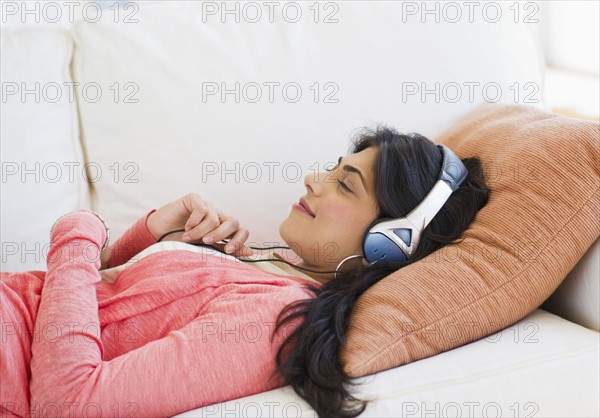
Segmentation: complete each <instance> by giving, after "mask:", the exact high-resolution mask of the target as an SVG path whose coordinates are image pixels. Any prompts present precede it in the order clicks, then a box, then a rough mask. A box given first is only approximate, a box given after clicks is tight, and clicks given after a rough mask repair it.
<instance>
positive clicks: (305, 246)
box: [279, 147, 379, 283]
mask: <svg viewBox="0 0 600 418" xmlns="http://www.w3.org/2000/svg"><path fill="white" fill-rule="evenodd" d="M378 151H379V150H378V148H376V147H369V148H366V149H364V150H362V151H360V152H358V153H355V154H350V155H347V156H345V157H343V159H342V162H341V164H338V165H336V166H335V168H334V169H333V171H329V172H323V173H318V174H315V173H311V174H308V175H307V176H306V177H305V178H304V185H305V186H306V194H305V195H304V196H302V198H303V199H304V201H305V203H306V204H307V205H308V207H309V208H310V211H311V212H312V213H313V214H314V216H312V215H310V214H309V213H307V212H306V211H304V210H301V209H300V208H298V206H297V205H294V206H293V207H292V210H291V212H290V214H289V216H288V217H287V218H286V219H285V220H284V221H283V222H282V223H281V225H280V226H279V234H280V235H281V238H283V240H284V241H285V242H286V243H287V244H288V246H290V247H291V249H292V250H293V251H294V252H295V253H296V254H297V255H298V256H299V257H300V258H301V259H302V262H301V263H299V264H298V265H299V266H301V267H307V268H311V269H315V270H335V268H336V267H337V265H338V264H339V263H340V261H342V260H343V259H344V258H346V257H348V256H351V255H355V254H358V255H361V256H364V254H363V252H362V238H363V235H364V233H365V231H366V229H367V227H368V226H369V225H370V224H371V222H373V221H374V220H375V219H376V217H377V215H378V213H379V210H378V207H377V203H376V202H377V201H376V199H375V190H374V188H375V180H374V174H373V164H374V162H375V157H376V156H377V152H378ZM359 172H360V174H359ZM361 177H362V179H361ZM340 182H341V183H343V184H341V183H340ZM346 187H347V188H346ZM360 260H361V259H360V258H356V259H352V260H349V261H348V264H350V265H351V264H352V263H353V262H357V261H358V262H360ZM363 263H364V262H363ZM345 264H346V263H344V267H346V266H345ZM302 272H303V273H305V274H307V275H309V276H311V277H313V278H314V279H315V280H318V281H320V282H322V283H324V282H326V281H328V280H330V279H332V278H333V277H334V274H333V273H330V274H319V273H313V272H307V271H304V270H302Z"/></svg>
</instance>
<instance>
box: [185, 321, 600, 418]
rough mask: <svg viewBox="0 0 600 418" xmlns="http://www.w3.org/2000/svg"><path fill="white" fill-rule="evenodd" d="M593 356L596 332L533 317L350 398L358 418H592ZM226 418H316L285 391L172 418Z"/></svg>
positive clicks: (361, 382) (374, 380)
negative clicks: (360, 405)
mask: <svg viewBox="0 0 600 418" xmlns="http://www.w3.org/2000/svg"><path fill="white" fill-rule="evenodd" d="M599 351H600V348H599V345H598V333H597V332H594V331H590V330H589V329H586V328H583V327H581V326H579V325H577V324H574V323H572V322H569V321H567V320H565V319H563V318H560V317H557V316H556V315H553V314H551V313H549V312H546V311H544V310H542V309H536V310H535V311H534V312H532V313H531V314H530V315H527V316H526V317H525V318H523V319H522V320H521V321H519V322H517V323H515V324H514V325H512V326H511V327H510V328H507V329H505V330H502V331H500V332H497V333H494V334H492V335H490V336H488V337H487V338H483V339H481V340H479V341H476V342H474V343H472V344H468V345H466V346H465V347H462V348H460V349H459V350H451V351H448V352H445V353H442V354H440V355H439V356H435V357H432V358H430V359H427V360H426V361H418V362H414V363H411V364H408V365H406V366H402V367H395V368H393V369H389V370H386V371H383V372H380V373H377V374H375V375H371V376H366V377H360V378H357V379H354V380H353V383H356V384H358V386H356V387H353V389H352V394H353V395H354V396H356V397H358V398H359V399H370V400H371V401H370V402H369V403H368V404H367V409H366V410H365V412H364V414H362V415H361V417H378V418H379V417H390V418H391V417H422V418H425V417H508V416H518V417H597V416H600V415H599V412H600V405H599V404H598V391H599V390H600V388H599V385H600V379H599V378H598V375H599V373H600V368H599V367H600V364H599V359H600V354H599ZM492 394H493V395H492ZM565 399H577V402H565ZM229 415H231V416H242V417H266V416H268V417H290V416H296V417H299V416H301V417H316V416H317V415H316V414H315V412H314V410H313V409H312V408H311V407H310V405H308V404H307V403H306V402H305V401H304V399H302V398H300V396H298V394H297V393H296V392H294V390H293V389H292V387H291V386H289V385H288V386H283V387H281V388H277V389H273V390H271V391H268V392H262V393H257V394H254V395H250V396H245V397H243V398H238V399H235V400H230V401H227V402H222V403H218V404H214V405H209V406H205V407H202V408H198V409H194V410H191V411H187V412H185V413H182V414H179V415H176V417H226V416H229Z"/></svg>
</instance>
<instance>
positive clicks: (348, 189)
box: [338, 180, 352, 193]
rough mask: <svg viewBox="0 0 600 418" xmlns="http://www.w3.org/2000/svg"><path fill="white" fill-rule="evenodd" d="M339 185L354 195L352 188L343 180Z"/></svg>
mask: <svg viewBox="0 0 600 418" xmlns="http://www.w3.org/2000/svg"><path fill="white" fill-rule="evenodd" d="M338 183H339V184H340V185H341V186H342V188H343V189H345V190H347V191H349V192H350V193H352V190H351V189H350V187H348V186H346V184H345V183H344V182H343V181H342V180H338Z"/></svg>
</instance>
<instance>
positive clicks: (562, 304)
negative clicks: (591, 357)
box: [541, 240, 600, 331]
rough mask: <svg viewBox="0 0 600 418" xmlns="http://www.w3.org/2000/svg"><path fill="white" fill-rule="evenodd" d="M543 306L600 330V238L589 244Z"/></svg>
mask: <svg viewBox="0 0 600 418" xmlns="http://www.w3.org/2000/svg"><path fill="white" fill-rule="evenodd" d="M541 308H542V309H545V310H547V311H550V312H552V313H555V314H557V315H560V316H561V317H563V318H566V319H568V320H569V321H573V322H575V323H577V324H580V325H583V326H584V327H588V328H590V329H594V330H596V331H600V240H597V241H596V242H595V243H594V244H593V245H592V246H591V247H590V249H589V250H588V251H587V253H585V255H584V256H583V258H582V259H581V260H579V263H577V265H576V266H575V268H573V270H572V271H571V272H570V273H569V275H568V276H567V277H566V278H565V280H564V281H563V282H562V283H561V285H560V286H559V287H558V289H556V290H555V291H554V293H553V294H552V295H551V296H550V297H549V298H548V299H547V300H546V301H545V302H544V304H543V305H542V306H541Z"/></svg>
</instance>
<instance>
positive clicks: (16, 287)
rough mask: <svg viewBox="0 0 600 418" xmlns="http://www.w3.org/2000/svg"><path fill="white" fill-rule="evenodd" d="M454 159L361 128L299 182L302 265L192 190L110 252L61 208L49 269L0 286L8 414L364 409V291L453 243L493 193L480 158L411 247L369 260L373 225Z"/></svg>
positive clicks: (416, 141) (96, 223)
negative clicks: (268, 403)
mask: <svg viewBox="0 0 600 418" xmlns="http://www.w3.org/2000/svg"><path fill="white" fill-rule="evenodd" d="M448 152H450V151H448ZM446 155H447V154H446V153H444V152H442V151H441V148H440V147H437V146H436V145H435V144H433V143H432V142H431V141H429V140H427V139H426V138H424V137H422V136H419V135H417V134H412V135H402V134H398V133H397V132H395V131H394V130H392V129H388V128H378V129H377V130H376V131H365V132H364V133H363V134H362V135H361V136H360V137H359V138H358V140H357V141H356V142H355V143H354V148H353V151H352V153H351V154H350V155H347V156H345V157H343V159H341V161H340V162H339V163H338V165H337V166H336V167H335V168H334V169H333V170H332V171H330V172H329V173H321V174H319V175H312V174H310V175H307V176H306V177H305V186H306V189H307V192H306V195H305V196H304V197H303V198H302V199H301V204H300V205H294V207H293V208H292V210H291V212H290V214H289V216H288V218H287V219H285V220H284V221H283V222H282V224H281V225H280V229H279V231H280V235H281V237H282V238H283V239H284V240H285V241H286V243H287V244H288V245H289V246H290V247H291V248H292V249H293V251H294V253H295V254H297V256H298V257H299V259H300V262H297V263H290V262H289V261H288V260H289V258H287V257H285V256H282V255H281V254H279V253H278V252H275V251H269V252H268V253H267V254H266V255H265V254H263V255H254V256H253V251H252V248H249V247H246V246H245V245H244V243H245V242H246V240H247V238H248V231H247V230H246V229H245V228H243V227H240V226H239V224H238V222H237V220H235V219H234V218H232V217H230V216H227V215H224V214H222V213H219V212H218V211H216V210H215V209H214V208H213V207H212V205H210V203H208V202H206V201H203V200H201V199H200V198H199V197H198V196H197V195H187V196H185V197H183V198H182V199H179V200H177V201H175V202H173V203H170V204H168V205H165V206H163V207H161V208H160V209H158V210H152V211H150V212H149V213H148V214H146V215H144V216H143V217H141V218H140V219H139V220H138V221H137V222H136V223H134V225H133V226H132V227H131V228H130V229H129V230H127V231H126V232H125V233H124V234H123V236H122V237H121V238H120V239H119V240H118V241H117V242H115V243H114V244H113V245H111V246H110V247H106V249H104V247H105V246H106V245H107V243H108V228H106V227H105V224H104V223H103V221H102V220H101V219H100V218H99V217H98V216H97V215H95V214H94V213H92V212H90V211H87V210H79V211H77V212H73V213H70V214H67V215H65V216H64V217H62V218H59V219H58V220H57V222H56V223H55V225H54V227H53V228H52V232H51V242H52V245H51V248H50V251H49V253H48V257H47V265H48V269H47V270H48V271H47V272H42V271H32V272H26V273H14V274H10V273H3V274H2V280H0V285H1V288H2V294H1V298H2V300H1V301H0V302H1V303H0V316H1V319H2V354H1V360H2V367H1V369H0V377H1V379H0V382H1V385H2V387H1V390H0V398H1V399H0V400H1V403H0V412H2V413H3V414H4V415H9V416H10V415H11V414H14V415H20V416H24V415H28V414H30V415H35V414H36V413H37V414H40V415H41V414H44V415H45V414H52V415H73V416H80V415H90V414H95V415H117V416H121V415H130V416H169V415H174V414H177V413H180V412H183V411H187V410H190V409H193V408H197V407H200V406H204V405H209V404H213V403H217V402H222V401H225V400H229V399H235V398H239V397H242V396H247V395H250V394H253V393H258V392H263V391H267V390H270V389H273V388H276V387H280V386H282V385H284V384H286V383H289V384H291V385H292V387H293V388H294V389H295V390H296V392H297V393H298V394H299V395H300V396H302V397H303V398H304V399H306V400H307V401H308V402H309V403H310V404H311V406H312V407H313V408H315V410H316V412H317V413H318V414H319V416H323V417H329V416H356V415H357V414H358V413H360V412H361V411H362V410H363V409H364V404H362V405H361V404H359V406H358V407H357V408H353V407H352V405H351V403H352V401H354V399H353V398H352V397H351V395H350V394H349V393H348V391H347V390H346V389H345V388H344V385H345V384H347V383H349V379H348V378H347V376H345V375H344V373H343V372H342V370H341V368H340V366H339V365H338V363H337V358H338V357H337V356H338V351H339V348H340V346H341V342H342V339H343V338H344V335H345V328H346V324H347V320H348V317H349V314H350V312H351V308H352V305H353V303H354V301H355V300H356V299H357V298H358V297H359V296H360V294H362V293H363V292H364V291H365V290H366V289H367V288H368V287H369V286H371V285H373V284H374V283H376V282H377V281H378V280H380V279H382V278H384V277H385V276H387V275H388V274H390V273H391V272H393V271H395V270H397V269H398V268H401V267H403V266H405V265H407V264H410V263H412V262H415V261H417V260H419V259H421V258H423V257H424V256H426V255H427V254H429V253H431V252H432V251H434V250H436V249H438V248H440V247H441V246H443V245H445V244H447V243H449V242H452V241H453V240H455V239H457V238H459V237H460V235H461V234H462V232H463V231H464V230H465V229H466V228H467V226H468V225H469V224H470V222H471V221H472V220H473V218H474V217H475V214H476V212H477V211H478V210H479V209H480V208H481V207H482V206H483V205H484V204H485V203H486V201H487V196H488V189H487V187H486V186H485V183H484V180H483V174H482V172H481V167H480V162H479V160H478V159H477V158H466V159H464V160H462V163H464V166H463V165H462V164H461V166H462V167H463V172H464V176H462V177H461V179H460V181H456V182H455V183H454V186H455V190H454V191H451V192H449V194H448V195H447V196H445V198H444V202H443V206H442V207H441V209H440V210H439V212H438V213H437V214H436V215H435V216H433V217H432V218H431V219H429V220H428V221H429V223H428V225H427V227H426V228H425V229H424V230H423V231H422V234H421V236H420V237H419V236H418V233H417V232H418V231H416V229H415V231H416V232H415V233H414V235H413V237H412V238H406V237H401V238H402V240H403V241H405V240H406V242H407V243H408V244H407V245H408V246H404V245H402V244H401V243H399V244H398V245H400V247H403V248H404V250H403V251H406V253H402V254H400V253H398V254H400V257H399V258H398V257H396V255H395V253H393V251H397V250H398V248H399V247H396V246H395V245H394V249H393V250H392V252H387V250H386V251H383V252H382V251H379V250H381V248H382V247H377V250H376V251H379V253H377V255H376V256H375V257H376V258H377V259H376V260H375V259H373V257H374V255H373V254H374V253H373V252H372V248H371V247H372V246H370V244H369V243H370V241H367V238H368V239H369V240H370V239H371V238H373V237H375V238H376V239H379V238H381V236H382V235H381V234H373V235H370V234H369V231H370V230H371V227H373V226H374V225H381V224H379V223H378V221H381V220H386V219H387V218H402V217H404V216H406V215H407V214H409V213H410V212H411V211H412V210H413V209H415V207H417V205H418V204H419V203H420V202H421V201H423V199H424V198H425V196H426V195H427V194H428V193H429V192H430V191H431V190H432V189H433V188H434V185H437V184H438V183H436V182H437V180H438V179H439V176H440V167H442V166H445V163H446V159H445V158H446ZM443 163H444V165H443ZM450 183H452V182H450ZM446 199H447V200H446ZM413 213H414V212H413ZM398 236H400V235H398ZM187 237H189V238H187ZM209 237H210V238H212V242H211V240H209ZM378 237H379V238H378ZM227 238H228V239H229V242H228V246H229V245H230V246H233V249H232V250H229V249H228V248H223V245H224V244H219V242H221V240H224V239H227ZM392 238H393V237H392ZM163 239H165V240H168V242H160V243H157V241H162V240H163ZM186 239H187V242H189V243H191V244H196V245H189V244H186V243H184V242H182V241H186ZM393 239H394V240H396V241H397V239H396V238H393ZM411 240H412V241H411ZM417 240H418V241H417ZM390 242H391V241H390ZM413 244H414V245H413ZM209 245H212V247H216V248H217V249H219V250H223V251H224V253H221V252H217V251H215V250H214V249H210V248H212V247H210V248H209ZM101 249H102V250H104V251H102V254H101V257H98V256H97V254H99V253H100V250H101ZM282 249H284V248H282ZM270 250H273V248H270ZM382 253H385V254H383V257H384V258H381V257H382ZM229 254H231V255H229ZM94 255H96V256H94ZM386 255H389V257H388V258H387V259H386V258H385V256H386ZM286 258H287V260H286ZM403 258H406V259H403ZM99 269H100V271H99ZM276 321H277V323H275V322H276ZM7 382H10V383H8V384H7Z"/></svg>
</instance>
